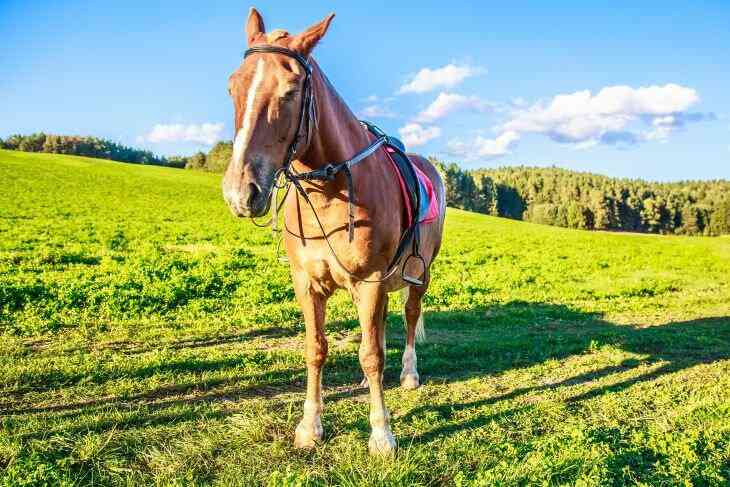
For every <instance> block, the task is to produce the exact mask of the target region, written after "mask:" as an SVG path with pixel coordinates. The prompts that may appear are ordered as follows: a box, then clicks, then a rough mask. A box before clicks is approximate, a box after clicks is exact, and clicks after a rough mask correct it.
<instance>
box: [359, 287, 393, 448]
mask: <svg viewBox="0 0 730 487" xmlns="http://www.w3.org/2000/svg"><path fill="white" fill-rule="evenodd" d="M358 293H359V296H358V299H357V300H356V302H357V312H358V315H359V317H360V326H361V328H362V342H360V352H359V356H360V365H361V366H362V370H363V372H364V373H365V377H367V379H368V384H369V386H370V428H371V434H370V440H369V442H368V448H369V450H370V453H371V454H374V455H389V454H392V453H393V452H395V447H396V445H395V438H393V433H392V432H391V430H390V424H389V415H388V409H387V408H386V407H385V397H384V396H385V395H384V392H383V370H384V369H385V354H384V350H383V346H384V344H385V340H384V338H383V337H384V335H385V323H384V320H383V318H384V309H385V308H384V306H385V301H386V300H387V296H386V295H385V294H384V291H383V290H382V289H379V288H375V287H369V286H364V287H362V288H361V289H359V290H358Z"/></svg>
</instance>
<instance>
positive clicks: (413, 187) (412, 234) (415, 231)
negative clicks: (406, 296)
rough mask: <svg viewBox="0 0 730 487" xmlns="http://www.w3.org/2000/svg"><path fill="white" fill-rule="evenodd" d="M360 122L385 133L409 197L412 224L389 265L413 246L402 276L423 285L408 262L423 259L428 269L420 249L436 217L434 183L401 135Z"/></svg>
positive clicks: (378, 134)
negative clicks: (425, 228)
mask: <svg viewBox="0 0 730 487" xmlns="http://www.w3.org/2000/svg"><path fill="white" fill-rule="evenodd" d="M360 123H362V124H363V126H365V128H367V130H368V131H369V132H370V133H371V134H373V135H374V136H375V137H378V138H380V137H385V143H384V144H383V145H384V146H385V150H386V153H387V154H388V157H389V158H390V160H391V162H392V163H393V167H394V168H395V169H396V172H397V174H398V178H399V185H400V188H401V192H402V193H403V198H404V200H405V206H406V212H407V215H408V226H407V228H406V230H405V231H404V232H403V234H402V235H401V239H400V242H399V243H398V247H397V249H396V252H395V255H394V256H393V260H392V261H391V264H390V266H389V267H392V266H394V265H397V263H398V261H399V260H400V258H401V257H402V256H403V255H404V254H405V252H406V251H407V249H408V248H409V246H410V251H411V253H410V255H408V256H407V257H406V259H405V260H404V261H403V272H402V274H401V277H402V278H403V280H404V281H406V282H408V283H409V284H413V285H415V286H421V285H423V281H422V280H421V279H418V278H415V277H413V276H409V275H407V274H406V273H405V266H406V264H407V263H408V261H409V260H411V259H417V260H419V261H420V262H421V265H422V266H423V270H424V271H425V270H426V263H425V261H424V260H423V257H421V254H420V252H419V245H420V231H419V229H420V227H419V225H420V224H421V223H423V222H429V221H432V220H433V219H435V215H434V213H435V207H436V205H435V198H434V192H433V185H432V183H431V181H430V179H428V177H427V176H426V175H425V174H423V172H422V171H421V170H420V169H419V168H418V166H416V165H415V164H414V163H413V162H412V161H411V160H410V159H409V158H408V156H407V155H406V148H405V145H404V144H403V142H401V141H400V140H399V139H397V138H395V137H392V136H389V135H387V134H386V133H385V132H383V131H382V130H381V129H380V128H378V127H377V126H376V125H375V124H373V123H371V122H367V121H363V120H361V121H360Z"/></svg>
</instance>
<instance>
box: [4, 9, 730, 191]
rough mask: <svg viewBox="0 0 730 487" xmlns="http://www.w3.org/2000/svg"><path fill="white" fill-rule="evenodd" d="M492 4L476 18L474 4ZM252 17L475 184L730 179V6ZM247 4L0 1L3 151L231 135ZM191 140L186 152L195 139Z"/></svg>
mask: <svg viewBox="0 0 730 487" xmlns="http://www.w3.org/2000/svg"><path fill="white" fill-rule="evenodd" d="M477 3H478V5H477ZM596 4H597V2H584V1H581V2H572V1H571V2H568V1H564V2H560V1H555V2H543V1H539V2H538V1H535V2H519V1H514V2H458V1H452V2H447V3H446V2H424V1H419V2H375V1H368V2H347V3H346V4H344V3H338V4H334V3H332V2H322V1H318V0H310V1H307V2H302V1H295V2H289V1H283V0H278V1H277V2H266V3H258V4H254V6H256V7H257V8H258V9H259V11H260V12H261V13H262V14H263V16H264V19H265V21H266V26H267V29H268V30H271V29H273V28H285V29H287V30H289V31H290V32H292V33H296V32H299V31H301V30H302V29H304V28H305V27H306V26H308V25H310V24H312V23H314V22H315V21H319V20H320V19H321V18H323V17H324V16H325V15H326V14H327V13H329V12H332V11H334V12H335V13H336V14H337V17H336V18H335V20H334V22H333V24H332V26H331V28H330V31H329V32H328V34H327V36H326V37H325V39H324V41H323V42H322V44H321V45H320V46H319V47H318V48H317V49H316V51H315V57H316V58H317V60H318V62H319V64H320V65H321V67H322V68H323V69H324V71H325V72H326V73H327V75H328V77H329V78H330V80H331V81H332V83H333V84H334V85H335V87H336V88H337V89H338V91H339V92H340V94H341V95H342V96H343V98H344V99H345V100H346V101H347V102H348V103H349V104H350V106H351V108H352V109H353V110H354V111H355V112H356V113H358V114H362V115H365V114H368V115H369V117H368V118H370V119H372V120H373V121H375V122H377V123H379V124H380V125H381V126H382V127H383V128H384V129H386V130H387V131H389V132H392V133H393V134H399V133H400V134H401V135H402V136H403V138H405V139H407V140H408V141H410V142H411V144H410V148H411V149H413V150H414V151H418V152H421V153H423V154H426V155H435V156H436V157H439V158H440V159H443V160H447V161H453V162H457V163H459V164H460V165H462V166H463V167H466V168H475V167H495V166H502V165H513V164H528V165H557V166H561V167H566V168H570V169H579V170H588V171H594V172H598V173H602V174H607V175H611V176H622V177H641V178H645V179H652V180H678V179H709V178H730V90H729V89H728V86H730V62H728V60H729V59H730V29H729V28H728V25H730V2H727V1H706V2H669V1H664V2H648V1H642V2H605V4H604V5H596ZM250 6H252V5H251V4H246V3H241V2H229V1H221V2H193V1H185V0H176V1H167V0H163V1H157V2H150V1H145V2H141V1H136V0H128V1H125V2H114V3H113V4H111V2H77V1H68V2H63V3H60V2H50V1H36V2H32V3H31V2H25V1H22V2H21V1H14V0H0V39H2V40H3V47H2V49H0V95H1V96H0V99H1V100H2V101H1V102H0V107H1V110H2V111H1V112H0V113H2V116H1V117H0V137H4V136H7V135H9V134H12V133H29V132H34V131H46V132H52V133H64V134H69V133H74V134H84V135H85V134H89V135H97V136H101V137H107V138H111V139H113V140H117V141H119V142H122V143H125V144H128V145H134V146H143V147H145V148H148V149H150V150H152V151H154V152H156V153H159V154H175V153H185V154H187V153H191V152H193V151H195V150H198V149H203V150H205V149H206V148H207V147H208V145H207V144H208V143H209V142H211V141H213V140H214V139H216V138H219V137H220V138H224V139H230V138H231V136H232V131H233V128H232V118H233V110H232V106H231V102H230V100H229V99H228V94H227V92H226V86H227V85H226V83H227V78H228V75H229V74H230V73H231V72H232V71H233V70H234V69H235V68H236V67H237V66H238V64H239V63H240V61H241V57H242V53H243V51H244V49H245V38H244V35H243V26H244V23H245V19H246V16H247V13H248V9H249V7H250ZM186 139H188V140H186Z"/></svg>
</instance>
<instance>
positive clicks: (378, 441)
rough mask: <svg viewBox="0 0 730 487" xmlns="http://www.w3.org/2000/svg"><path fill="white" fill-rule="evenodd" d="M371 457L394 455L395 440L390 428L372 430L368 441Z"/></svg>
mask: <svg viewBox="0 0 730 487" xmlns="http://www.w3.org/2000/svg"><path fill="white" fill-rule="evenodd" d="M368 450H370V454H371V455H379V456H389V455H394V454H395V438H393V433H391V432H390V428H385V429H379V430H373V432H372V433H371V434H370V441H368Z"/></svg>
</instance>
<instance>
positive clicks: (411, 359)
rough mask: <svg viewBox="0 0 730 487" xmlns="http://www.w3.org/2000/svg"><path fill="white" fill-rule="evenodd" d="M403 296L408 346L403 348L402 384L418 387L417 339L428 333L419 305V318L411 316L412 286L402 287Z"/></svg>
mask: <svg viewBox="0 0 730 487" xmlns="http://www.w3.org/2000/svg"><path fill="white" fill-rule="evenodd" d="M401 296H402V297H403V324H404V326H405V329H406V347H405V349H404V350H403V360H402V363H403V369H402V370H401V373H400V385H401V387H403V388H404V389H416V388H418V386H419V385H420V384H421V382H420V377H419V375H418V369H417V364H418V358H417V357H416V341H422V340H424V339H425V335H426V333H425V331H424V326H423V312H422V311H421V309H420V305H419V307H418V318H415V316H413V315H412V316H410V318H409V316H408V311H407V304H408V300H409V296H410V288H409V287H405V288H404V289H402V290H401ZM414 318H415V320H414ZM413 321H415V323H413ZM419 335H420V339H419Z"/></svg>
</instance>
